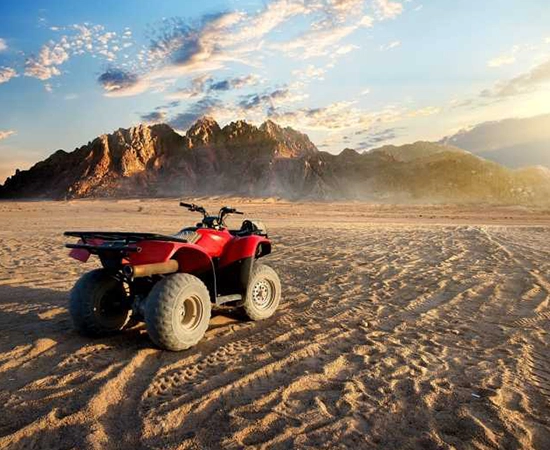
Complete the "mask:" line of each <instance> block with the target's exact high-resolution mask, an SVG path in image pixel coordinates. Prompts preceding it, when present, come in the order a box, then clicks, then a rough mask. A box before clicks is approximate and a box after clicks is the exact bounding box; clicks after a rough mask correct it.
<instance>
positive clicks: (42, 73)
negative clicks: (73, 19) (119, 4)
mask: <svg viewBox="0 0 550 450" xmlns="http://www.w3.org/2000/svg"><path fill="white" fill-rule="evenodd" d="M50 29H55V31H61V30H63V31H64V32H65V34H63V35H62V36H61V37H60V38H59V39H58V40H55V41H54V40H51V41H49V42H48V43H47V44H45V45H43V46H42V48H41V49H40V52H39V53H38V55H32V56H29V57H27V60H26V61H25V75H26V76H28V77H33V78H37V79H39V80H42V81H45V80H49V79H50V78H52V77H55V76H59V75H61V70H60V69H59V67H60V66H61V65H63V64H64V63H66V62H67V61H68V60H69V59H70V58H71V57H73V56H76V55H83V54H90V55H92V56H93V57H99V58H102V59H105V60H107V61H109V62H114V61H115V60H116V53H117V52H118V51H120V50H121V46H120V45H119V44H120V42H119V40H118V38H117V34H116V32H113V31H105V27H104V26H103V25H92V24H88V23H85V24H74V25H70V26H68V27H50Z"/></svg>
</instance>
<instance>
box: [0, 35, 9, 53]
mask: <svg viewBox="0 0 550 450" xmlns="http://www.w3.org/2000/svg"><path fill="white" fill-rule="evenodd" d="M7 49H8V44H6V40H5V39H2V38H0V52H3V51H5V50H7Z"/></svg>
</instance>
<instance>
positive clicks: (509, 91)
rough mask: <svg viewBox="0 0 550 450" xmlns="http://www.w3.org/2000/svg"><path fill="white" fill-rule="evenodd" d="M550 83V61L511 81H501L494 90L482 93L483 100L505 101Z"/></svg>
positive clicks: (486, 90)
mask: <svg viewBox="0 0 550 450" xmlns="http://www.w3.org/2000/svg"><path fill="white" fill-rule="evenodd" d="M549 82H550V59H549V60H547V61H545V62H543V63H541V64H539V65H537V66H535V67H534V68H532V69H531V70H530V71H529V72H526V73H523V74H521V75H518V76H517V77H515V78H512V79H510V80H505V81H500V82H498V83H497V84H496V85H495V86H494V87H493V88H491V89H485V90H483V91H482V92H481V94H480V96H481V97H482V98H489V99H504V98H508V97H514V96H517V95H522V94H528V93H531V92H534V91H536V90H537V89H539V88H540V87H541V86H543V85H544V84H547V83H549Z"/></svg>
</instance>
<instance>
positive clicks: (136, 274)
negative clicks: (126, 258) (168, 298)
mask: <svg viewBox="0 0 550 450" xmlns="http://www.w3.org/2000/svg"><path fill="white" fill-rule="evenodd" d="M178 269H179V264H178V262H177V261H176V260H175V259H171V260H169V261H165V262H161V263H154V264H140V265H139V266H131V265H127V266H124V267H123V268H122V271H123V272H124V275H126V276H127V277H128V278H142V277H150V276H151V275H164V274H167V273H174V272H177V271H178Z"/></svg>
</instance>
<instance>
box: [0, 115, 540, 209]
mask: <svg viewBox="0 0 550 450" xmlns="http://www.w3.org/2000/svg"><path fill="white" fill-rule="evenodd" d="M220 194H222V195H223V194H225V195H244V196H256V197H263V196H279V197H283V198H289V199H360V200H370V201H388V202H390V201H391V202H393V201H403V202H405V201H414V202H463V203H470V202H490V203H499V204H548V199H550V174H549V171H545V170H544V169H540V168H530V169H526V170H522V171H514V170H510V169H506V168H504V167H502V166H500V165H498V164H496V163H493V162H490V161H486V160H484V159H481V158H479V157H477V156H474V155H472V154H471V153H468V152H466V151H463V150H460V149H458V148H455V147H451V146H448V145H442V144H434V143H429V142H417V143H415V144H410V145H404V146H399V147H396V146H384V147H380V148H378V149H375V150H371V151H369V152H366V153H363V154H359V153H357V152H356V151H355V150H352V149H346V150H344V151H342V152H341V153H340V154H339V155H333V154H330V153H326V152H321V151H319V150H318V149H317V148H316V147H315V145H314V144H313V143H312V142H311V141H310V140H309V138H308V137H307V136H306V135H305V134H302V133H300V132H298V131H295V130H293V129H291V128H282V127H280V126H279V125H277V124H275V123H274V122H271V121H267V122H265V123H264V124H262V125H261V126H260V127H256V126H254V125H250V124H248V123H246V122H244V121H237V122H232V123H230V124H228V125H226V126H224V127H223V128H222V127H220V126H219V125H218V123H217V122H216V121H215V120H213V119H211V118H208V117H204V118H202V119H200V120H199V121H197V122H196V123H195V124H194V125H193V126H192V127H191V128H190V129H189V130H188V131H187V133H186V134H185V136H182V135H180V134H178V133H176V132H175V131H174V130H172V129H171V128H170V127H169V126H168V125H153V126H147V125H139V126H137V127H133V128H130V129H119V130H117V131H115V132H114V133H112V134H108V135H102V136H100V137H98V138H96V139H95V140H93V141H92V142H89V143H88V144H86V145H84V146H82V147H80V148H77V149H75V150H74V151H73V152H71V153H67V152H65V151H63V150H58V151H57V152H55V153H54V154H53V155H51V156H50V157H49V158H47V159H46V160H44V161H41V162H39V163H37V164H35V165H34V166H33V167H32V168H31V169H29V170H26V171H17V172H16V174H15V175H13V176H12V177H10V178H8V180H7V181H6V182H5V184H4V185H3V186H0V197H1V198H4V199H12V198H55V199H63V198H81V197H115V196H116V197H123V196H180V195H220Z"/></svg>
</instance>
